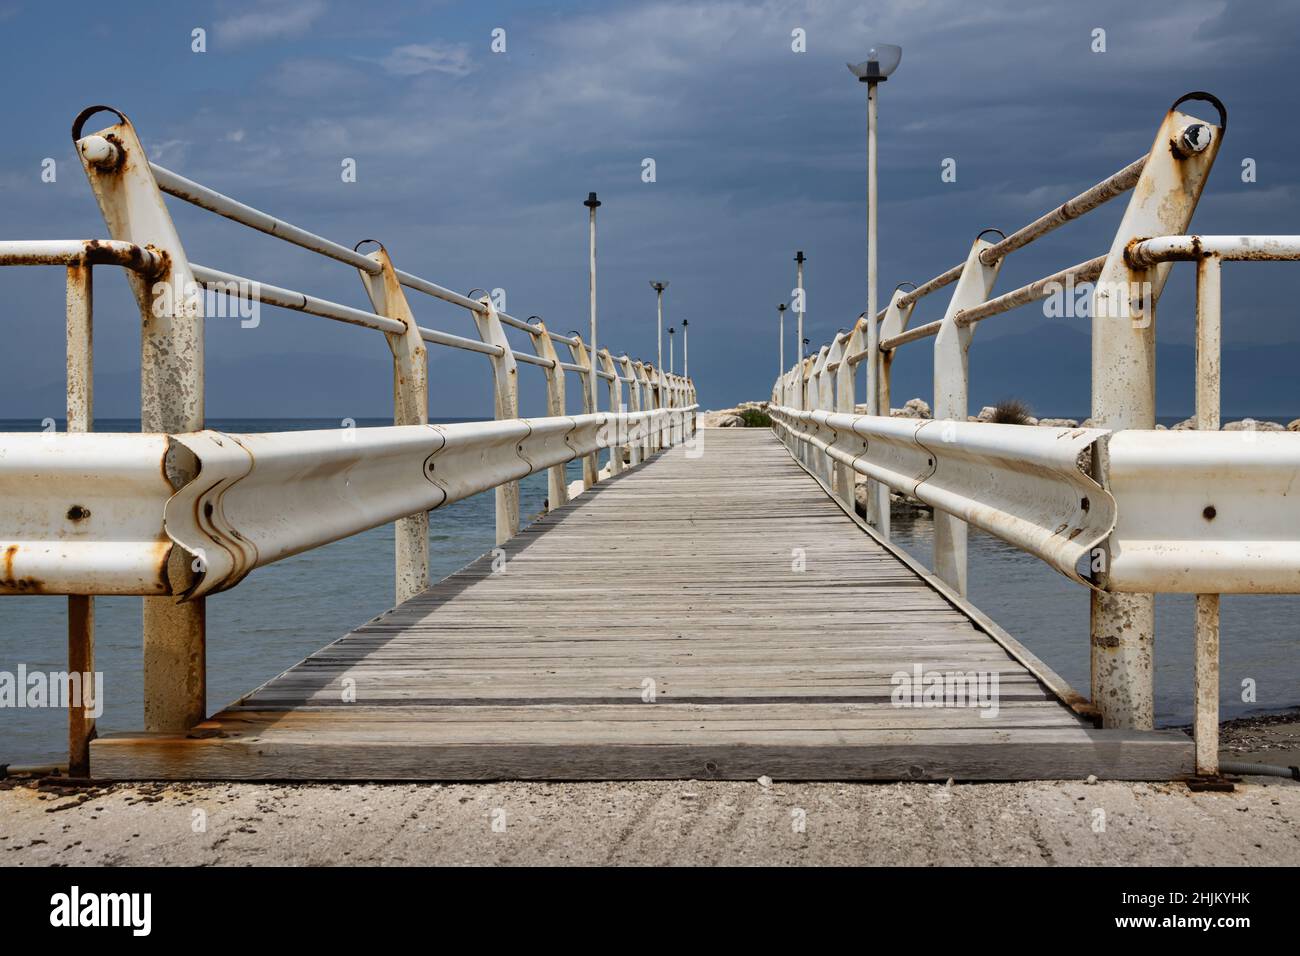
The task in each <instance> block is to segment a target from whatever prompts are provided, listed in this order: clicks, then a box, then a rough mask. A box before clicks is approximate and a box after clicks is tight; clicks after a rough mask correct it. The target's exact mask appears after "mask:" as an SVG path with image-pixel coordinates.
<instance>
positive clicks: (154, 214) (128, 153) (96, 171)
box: [73, 107, 207, 733]
mask: <svg viewBox="0 0 1300 956" xmlns="http://www.w3.org/2000/svg"><path fill="white" fill-rule="evenodd" d="M102 110H103V108H102V107H99V108H92V110H90V111H87V112H85V113H82V115H81V116H80V117H78V119H77V123H76V125H75V126H74V128H73V138H74V139H76V140H77V152H78V155H79V156H80V157H81V161H82V166H83V167H84V168H85V171H86V176H87V178H88V179H89V180H90V188H91V191H92V192H93V193H94V194H95V199H96V201H97V202H98V203H99V209H100V212H101V213H103V216H104V222H105V223H106V224H107V226H108V232H109V235H110V236H111V237H112V238H114V239H125V240H126V241H128V242H133V243H135V244H136V245H138V246H152V247H153V248H154V249H156V250H157V251H158V252H161V253H163V254H164V255H165V257H166V266H165V269H164V271H163V272H162V273H161V274H159V275H157V276H150V277H146V276H143V275H140V274H139V273H137V272H134V271H130V272H128V273H127V281H128V282H129V283H130V285H131V291H132V292H133V293H134V294H135V299H136V305H137V306H138V307H139V309H140V329H141V336H140V339H141V341H140V346H141V349H140V430H141V431H143V432H159V433H164V434H179V433H183V432H192V431H200V430H201V429H202V428H203V298H202V296H201V295H200V294H199V288H198V286H197V285H196V284H195V282H194V275H193V273H192V272H191V271H190V265H189V260H188V259H187V258H186V256H185V249H184V248H183V247H182V245H181V240H180V236H179V235H178V234H177V232H176V227H175V226H174V225H173V223H172V219H171V216H170V215H169V214H168V212H167V207H166V205H165V204H164V202H163V197H162V193H161V191H160V190H159V189H158V184H157V182H155V181H154V178H153V173H152V172H151V171H150V169H149V158H148V156H146V155H145V151H144V147H143V146H141V145H140V140H139V138H138V137H137V136H136V134H135V129H134V128H133V127H132V126H131V123H130V121H129V120H127V118H126V117H125V116H123V115H122V114H120V113H118V114H117V116H118V119H119V120H120V122H119V123H117V124H116V125H113V126H110V127H108V128H106V129H103V130H100V131H99V133H97V134H93V135H90V136H86V137H81V125H82V123H83V122H84V121H85V120H86V119H87V118H89V116H90V115H93V113H94V112H95V111H102ZM88 140H94V141H95V143H94V144H90V145H98V144H99V143H100V142H101V141H102V140H108V141H109V142H110V143H112V144H113V146H114V147H116V149H115V150H113V151H110V152H109V157H110V158H109V159H108V160H105V161H104V163H103V164H102V165H101V164H100V163H99V162H97V161H95V160H92V159H91V158H90V156H88V155H87V148H86V147H87V145H88V144H87V141H88ZM89 153H90V155H91V156H101V155H103V152H102V151H99V150H95V149H91V150H90V151H89ZM165 467H166V470H167V478H168V480H169V481H171V483H172V484H173V485H174V486H175V487H178V488H179V487H180V486H181V485H183V484H185V483H186V482H187V481H189V480H190V479H191V478H192V477H194V474H193V463H192V462H190V461H188V460H186V456H183V455H176V456H172V455H168V457H167V461H166V465H165ZM166 574H167V577H168V579H169V580H170V582H171V586H172V589H173V591H175V592H178V593H179V592H181V591H183V590H185V589H186V588H188V586H189V582H190V581H191V579H192V577H193V574H194V569H193V568H192V567H191V566H190V558H189V556H188V555H187V554H185V553H184V552H183V551H182V550H181V549H180V548H173V549H172V550H171V552H170V554H169V556H168V561H167V568H166ZM143 602H144V640H143V643H144V665H143V672H144V729H145V730H146V731H149V732H151V733H184V732H185V731H187V730H189V729H190V728H191V727H193V726H194V725H195V724H197V723H199V722H200V721H202V720H203V719H204V717H205V716H206V707H207V663H206V654H207V646H206V617H205V610H206V606H205V602H204V600H203V599H202V598H197V599H194V600H190V601H185V602H183V603H178V602H177V601H176V599H175V598H171V597H154V598H144V599H143Z"/></svg>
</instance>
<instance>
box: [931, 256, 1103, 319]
mask: <svg viewBox="0 0 1300 956" xmlns="http://www.w3.org/2000/svg"><path fill="white" fill-rule="evenodd" d="M1105 264H1106V257H1105V256H1097V258H1095V259H1089V260H1088V261H1087V262H1080V263H1079V264H1078V265H1074V266H1070V268H1068V269H1062V270H1061V271H1060V272H1056V273H1053V274H1052V275H1050V276H1045V277H1044V278H1042V279H1039V280H1037V281H1035V282H1031V283H1029V284H1028V285H1023V286H1021V287H1020V288H1019V289H1014V290H1012V291H1011V292H1007V293H1005V294H1004V295H1000V296H998V297H997V298H996V299H989V300H988V301H987V302H983V303H981V304H980V305H976V306H972V307H971V308H969V309H962V310H961V311H960V312H958V313H957V315H956V316H954V318H953V321H955V322H956V323H957V324H958V325H961V326H966V325H974V324H975V323H976V322H978V321H980V320H981V319H987V318H988V317H989V316H991V315H998V314H999V313H1002V312H1009V311H1010V310H1012V309H1014V308H1016V307H1017V306H1022V305H1028V304H1029V303H1030V302H1037V301H1038V300H1039V299H1045V298H1047V296H1049V295H1051V290H1050V289H1048V288H1047V287H1048V286H1049V285H1052V284H1053V283H1056V284H1057V285H1061V284H1062V283H1064V282H1066V281H1067V280H1071V279H1072V280H1073V281H1075V282H1091V281H1092V280H1093V279H1095V278H1097V276H1099V275H1101V269H1102V266H1104V265H1105Z"/></svg>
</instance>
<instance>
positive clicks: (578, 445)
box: [0, 106, 697, 773]
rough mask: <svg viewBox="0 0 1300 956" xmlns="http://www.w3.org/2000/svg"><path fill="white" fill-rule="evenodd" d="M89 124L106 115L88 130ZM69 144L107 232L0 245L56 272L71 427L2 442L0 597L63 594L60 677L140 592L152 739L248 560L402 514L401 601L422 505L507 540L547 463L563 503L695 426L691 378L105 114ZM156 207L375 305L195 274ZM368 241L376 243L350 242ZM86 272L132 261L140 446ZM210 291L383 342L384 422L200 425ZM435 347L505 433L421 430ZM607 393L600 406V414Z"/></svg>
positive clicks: (416, 547)
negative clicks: (226, 185)
mask: <svg viewBox="0 0 1300 956" xmlns="http://www.w3.org/2000/svg"><path fill="white" fill-rule="evenodd" d="M101 112H108V113H111V114H113V116H114V117H115V119H116V122H114V123H113V124H111V125H109V126H107V127H105V128H103V129H101V130H98V131H97V132H93V133H89V134H84V135H83V127H84V126H85V124H86V121H87V120H88V119H89V118H90V117H92V116H94V115H95V114H97V113H101ZM72 138H73V141H74V143H75V145H76V149H77V152H78V155H79V157H80V159H81V162H82V166H83V168H84V170H85V172H86V176H87V178H88V180H89V182H90V186H91V190H92V192H93V193H94V195H95V198H96V200H97V202H98V204H99V208H100V211H101V212H102V213H103V216H104V221H105V223H106V224H107V226H108V231H109V234H110V238H108V239H91V240H58V241H18V242H0V266H17V265H47V266H49V265H55V266H63V267H64V268H65V270H66V283H67V329H68V349H67V353H68V355H67V367H68V376H67V389H68V409H67V413H68V431H69V432H70V433H71V434H67V435H57V434H42V435H36V436H33V435H27V434H21V435H12V434H10V435H3V436H0V494H2V498H0V555H3V558H4V563H3V565H2V566H0V594H36V593H40V594H66V595H68V596H69V597H68V602H69V603H68V610H69V615H68V621H69V625H68V626H69V633H68V639H69V667H70V670H73V671H78V672H89V671H92V670H93V669H94V613H93V612H94V607H93V595H95V594H139V595H144V596H145V598H144V710H145V729H146V731H152V732H171V733H174V732H183V731H186V730H188V729H189V728H190V727H192V726H194V725H195V724H196V723H198V722H200V721H201V720H202V719H203V718H204V717H205V705H206V700H205V698H206V664H205V655H206V648H205V644H206V636H205V616H204V615H205V610H204V600H203V598H204V595H206V594H208V593H211V592H213V591H216V590H221V589H223V588H227V587H231V586H233V585H234V584H236V583H237V582H238V581H239V580H240V579H242V577H243V576H244V575H245V574H247V573H248V572H249V571H250V570H252V569H253V568H255V567H259V566H261V565H263V564H267V563H269V562H271V561H274V560H278V559H279V558H281V557H284V556H286V555H289V554H294V553H297V552H300V551H302V550H305V549H307V548H312V547H317V546H319V545H321V544H324V543H326V542H328V541H333V540H337V539H338V538H340V537H344V536H347V535H350V534H355V533H357V532H359V531H362V530H365V529H366V528H370V527H374V526H376V525H377V524H383V523H386V522H389V521H394V522H395V532H396V548H395V550H396V561H395V578H396V597H397V601H398V602H399V603H400V602H402V601H404V600H406V599H407V598H409V597H411V596H413V595H414V594H417V593H419V592H420V591H422V590H423V589H424V588H425V587H427V586H428V583H429V569H428V510H429V509H431V508H436V507H438V506H440V505H442V504H445V503H447V502H449V501H454V500H458V499H459V498H462V497H465V496H467V495H471V494H476V493H478V492H480V491H485V490H488V489H489V488H491V489H495V495H496V524H497V540H498V542H503V541H505V540H507V539H508V538H510V537H512V536H513V535H514V534H515V533H517V532H518V530H519V527H520V514H519V487H518V483H519V479H521V478H523V477H525V476H527V475H530V474H534V473H536V472H539V471H545V472H546V473H547V476H548V477H547V488H548V495H547V505H546V506H547V508H548V509H550V508H556V507H559V506H561V505H563V504H565V503H566V502H567V501H568V499H569V495H570V491H569V486H568V482H567V481H566V476H565V465H566V464H567V462H569V461H571V460H573V459H574V458H579V457H580V458H581V459H582V461H583V479H582V488H590V487H591V486H593V485H594V484H596V483H597V482H599V481H600V480H602V478H604V477H605V476H607V475H616V474H618V473H619V472H620V471H621V470H622V469H623V467H624V459H625V457H626V458H627V459H628V461H629V462H630V463H631V464H637V463H639V462H640V461H642V460H643V459H644V458H645V457H647V456H649V455H651V454H653V453H655V452H657V451H659V450H661V449H663V448H666V447H668V446H670V445H672V444H675V443H677V442H680V441H682V440H684V439H685V438H686V437H688V436H689V435H691V434H693V433H694V429H695V410H696V407H697V406H696V402H695V387H694V384H693V383H692V381H691V380H690V379H689V378H686V377H684V376H679V375H674V374H670V373H667V372H665V371H664V370H663V369H660V368H656V367H655V366H654V365H652V364H650V363H647V362H641V361H639V360H634V359H632V358H630V357H629V356H627V355H622V356H617V357H616V356H614V355H612V354H611V353H610V351H609V350H608V349H607V348H600V349H597V348H595V347H594V346H593V345H588V344H587V343H584V342H583V340H582V337H581V336H580V335H578V334H576V333H575V334H572V335H562V334H559V333H556V332H552V331H550V330H548V329H547V328H546V324H545V322H543V321H542V320H541V319H540V317H537V316H532V317H530V318H529V319H528V320H520V319H516V318H514V317H513V316H510V315H507V314H506V313H504V312H501V311H499V310H498V309H497V308H496V307H495V305H494V303H493V302H492V300H491V298H489V297H487V296H482V297H480V298H475V297H474V294H473V293H470V294H468V295H461V294H460V293H457V292H454V291H452V290H450V289H448V288H445V287H444V286H442V285H439V284H438V283H435V282H432V281H430V280H428V279H424V278H421V277H419V276H417V275H414V274H412V273H409V272H405V271H402V270H399V269H397V268H396V267H395V266H394V264H393V262H392V259H391V257H390V255H389V252H388V250H387V249H385V248H384V247H383V245H382V244H379V243H377V242H374V241H373V240H363V241H362V242H359V243H357V244H356V246H354V247H353V248H348V247H347V246H345V245H342V244H340V243H336V242H334V241H332V240H330V239H326V238H324V237H322V236H318V235H316V234H315V233H312V232H310V231H308V230H306V229H303V228H301V227H299V226H296V225H294V224H293V223H289V222H286V221H284V220H281V219H278V218H276V217H274V216H272V215H270V214H268V213H265V212H263V211H261V210H258V209H255V208H253V207H252V206H249V205H246V204H244V203H241V202H239V201H238V200H235V199H232V198H231V197H229V196H225V195H223V194H221V193H219V192H217V191H216V190H213V189H211V188H209V187H207V186H204V185H202V184H200V183H196V182H193V181H192V180H189V179H187V178H185V177H183V176H181V175H179V174H177V173H175V172H173V171H171V170H168V169H165V168H163V167H161V166H158V165H157V164H154V163H151V162H150V161H149V159H148V156H147V154H146V151H145V149H144V146H143V145H142V144H141V142H140V139H139V137H138V136H137V134H136V131H135V129H134V127H133V126H132V125H131V123H130V121H129V120H128V119H127V118H126V116H125V115H124V114H122V113H121V112H119V111H117V110H115V109H113V108H111V107H105V106H94V107H90V108H88V109H86V110H84V111H83V112H82V113H81V114H80V115H79V116H78V117H77V118H76V120H75V121H74V123H73V128H72ZM164 195H170V196H173V197H175V198H177V199H180V200H183V201H185V202H187V203H190V204H192V205H194V206H197V207H199V208H202V209H206V210H208V211H210V212H214V213H216V214H218V215H221V216H224V217H226V218H227V219H231V220H233V221H235V222H238V223H241V224H242V225H245V226H248V227H249V228H252V229H255V230H257V231H260V232H263V233H266V234H267V235H271V236H275V237H276V238H279V239H282V240H284V241H286V242H289V243H292V244H294V245H297V246H300V247H302V248H304V249H308V250H311V251H313V252H316V253H318V254H320V255H322V256H325V257H327V258H329V259H333V260H335V261H338V262H341V263H343V264H345V265H348V266H350V267H352V268H355V269H356V270H357V273H358V275H359V277H360V279H361V282H362V285H363V287H364V290H365V292H366V294H367V297H368V298H369V300H370V303H371V309H370V310H366V309H358V308H354V307H352V306H348V305H343V304H341V303H338V302H332V301H329V300H327V299H322V298H319V297H316V296H312V295H309V294H307V293H304V292H299V291H296V290H293V289H285V288H280V287H278V286H274V285H270V284H267V283H263V282H261V281H260V278H258V279H250V278H246V277H243V276H239V275H235V274H232V273H230V272H227V271H224V270H222V269H219V268H213V267H209V266H203V265H199V264H197V263H192V262H190V261H189V259H188V257H187V256H186V254H185V250H184V247H183V245H182V243H181V240H180V236H179V234H178V233H177V231H176V228H175V225H174V224H173V222H172V219H171V216H170V214H169V212H168V209H167V205H166V202H165V200H164ZM367 243H373V244H374V246H375V248H374V250H373V251H368V252H361V251H360V249H361V247H362V246H364V245H366V244H367ZM95 265H116V266H120V267H122V268H124V269H126V270H127V274H128V277H129V279H130V285H131V288H132V291H133V293H134V295H135V298H136V303H137V306H138V308H139V310H140V317H141V330H142V336H141V338H142V342H141V410H140V420H141V431H142V432H143V434H140V435H97V434H93V433H92V432H93V422H94V415H93V407H94V402H93V398H94V396H93V393H92V388H91V382H92V367H93V358H92V349H91V342H92V335H91V327H92V315H93V305H92V288H93V286H92V269H93V267H94V266H95ZM204 290H208V291H211V292H217V293H226V294H227V295H237V296H243V297H246V298H248V299H250V300H251V301H254V302H258V303H261V304H265V305H273V306H276V307H278V308H284V309H290V310H294V311H297V312H301V313H303V314H306V315H311V316H316V317H320V318H324V319H329V320H332V321H336V322H342V323H346V324H349V325H354V326H358V327H361V328H364V329H369V330H373V331H377V332H380V333H382V334H383V335H384V337H385V341H386V343H387V346H388V348H389V350H390V351H391V354H392V358H393V395H394V427H393V428H380V429H340V430H337V431H330V432H328V433H310V432H308V433H301V432H295V433H281V434H268V435H221V434H219V433H216V432H211V431H206V430H204V409H203V378H204V363H203V321H204V315H203V294H202V293H203V291H204ZM404 290H411V291H415V292H420V293H423V294H425V295H429V296H432V297H434V298H436V299H439V300H441V301H444V302H447V303H449V304H452V305H455V306H459V307H460V308H462V309H465V310H466V311H467V313H468V314H469V316H470V317H471V319H472V321H473V323H474V329H475V331H476V333H477V337H469V336H466V335H459V334H456V333H452V332H446V331H441V330H437V329H431V328H427V327H424V326H421V325H419V324H417V322H416V319H415V316H414V314H413V312H412V310H411V307H410V305H409V303H408V302H407V299H406V296H405V293H404ZM592 308H593V309H594V304H593V306H592ZM507 328H510V329H513V330H517V331H521V332H523V333H525V334H526V335H527V337H528V341H529V347H530V349H531V351H528V350H520V349H516V348H515V347H514V345H512V344H511V342H510V340H509V338H508V337H507V335H506V332H505V329H507ZM593 329H594V325H593ZM429 345H435V346H439V347H446V348H454V349H459V350H463V351H468V352H474V353H478V354H481V355H484V356H485V357H486V358H487V359H488V362H489V366H490V369H491V373H492V378H491V383H492V387H493V397H494V398H493V405H494V414H495V418H496V419H497V420H496V421H494V422H489V423H482V424H480V423H471V424H467V425H429V424H428V396H427V382H428V369H427V351H426V349H427V346H429ZM557 346H560V347H563V348H565V349H566V350H567V356H566V358H567V359H568V360H562V359H561V357H560V355H559V353H558V352H557V350H556V347H557ZM520 365H528V366H532V367H537V368H540V369H541V370H542V371H543V373H544V375H545V378H546V406H547V407H546V415H545V417H540V418H533V419H524V418H521V417H520V414H519V392H518V368H519V366H520ZM566 372H571V373H573V374H576V375H578V376H579V378H580V379H581V380H582V382H583V387H582V408H583V412H582V414H580V415H576V416H569V415H567V413H566V403H565V373H566ZM600 381H603V382H605V383H606V393H607V402H608V406H607V407H608V410H607V411H601V410H600V409H598V408H597V407H596V403H597V383H598V382H600ZM624 389H626V391H624ZM629 409H630V410H629ZM604 449H608V450H609V452H610V454H609V459H608V466H607V468H606V469H605V470H604V471H602V470H601V469H600V468H599V467H598V461H597V454H598V453H599V452H600V451H601V450H604ZM417 471H418V473H417ZM70 502H71V503H72V504H71V506H70ZM177 596H181V597H183V598H184V600H180V601H178V600H177ZM93 736H94V722H93V720H91V719H89V718H88V717H86V716H85V713H84V712H83V711H82V710H81V709H79V708H73V709H72V710H70V712H69V754H70V767H71V770H72V772H73V773H79V772H84V771H85V770H86V769H87V767H88V752H89V751H88V745H89V741H90V739H91V738H92V737H93Z"/></svg>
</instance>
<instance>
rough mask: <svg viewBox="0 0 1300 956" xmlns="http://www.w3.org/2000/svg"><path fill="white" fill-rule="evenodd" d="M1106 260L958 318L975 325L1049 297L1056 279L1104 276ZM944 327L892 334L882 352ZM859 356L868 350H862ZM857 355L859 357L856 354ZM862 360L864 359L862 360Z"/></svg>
mask: <svg viewBox="0 0 1300 956" xmlns="http://www.w3.org/2000/svg"><path fill="white" fill-rule="evenodd" d="M1105 263H1106V257H1105V256H1098V257H1097V258H1095V259H1089V260H1088V261H1087V262H1080V263H1079V264H1078V265H1074V266H1070V267H1069V268H1068V269H1062V270H1061V271H1060V272H1056V273H1053V274H1052V275H1050V276H1045V277H1044V278H1042V279H1038V280H1036V281H1034V282H1031V283H1029V284H1028V285H1025V286H1021V287H1020V288H1019V289H1014V290H1012V291H1011V292H1008V293H1006V294H1005V295H1000V296H998V297H997V298H995V299H989V300H988V301H986V302H982V303H980V304H979V305H977V306H972V307H971V308H969V309H963V310H962V311H961V312H958V313H957V315H956V316H955V317H954V321H955V322H956V323H957V324H958V325H961V326H967V325H973V324H974V323H976V322H979V321H980V320H982V319H987V318H988V317H989V316H991V315H998V314H1000V313H1002V312H1008V311H1010V310H1011V309H1014V308H1016V307H1017V306H1021V305H1027V304H1029V303H1030V302H1036V301H1038V300H1039V299H1043V298H1046V297H1047V296H1048V295H1050V294H1051V293H1050V290H1049V289H1048V288H1047V287H1048V286H1049V285H1051V284H1052V283H1053V282H1055V283H1063V282H1065V281H1066V280H1067V279H1070V278H1073V279H1074V281H1075V282H1091V281H1092V280H1093V279H1095V278H1097V276H1099V275H1101V269H1102V266H1103V265H1105ZM942 327H943V320H942V319H939V320H938V321H935V322H929V323H927V324H925V325H918V326H917V327H916V328H914V329H907V330H906V331H904V332H900V333H899V334H898V335H892V336H890V337H889V338H887V339H885V340H884V341H882V342H881V343H880V349H881V351H885V352H888V351H890V350H892V349H896V348H898V347H899V346H900V345H906V344H907V343H908V342H916V341H918V340H919V339H925V338H929V337H930V336H932V335H937V334H938V333H939V329H940V328H942ZM858 354H859V355H861V354H865V353H858ZM854 357H855V358H856V356H854ZM859 360H860V359H859Z"/></svg>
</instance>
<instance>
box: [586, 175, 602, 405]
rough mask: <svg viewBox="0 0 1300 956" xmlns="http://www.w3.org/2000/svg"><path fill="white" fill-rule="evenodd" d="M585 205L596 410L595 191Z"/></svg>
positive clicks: (592, 401)
mask: <svg viewBox="0 0 1300 956" xmlns="http://www.w3.org/2000/svg"><path fill="white" fill-rule="evenodd" d="M582 204H583V205H584V206H586V207H587V211H588V213H589V216H588V222H589V224H588V231H587V251H588V256H589V258H588V272H587V288H588V292H589V298H590V304H591V368H592V375H591V410H592V411H593V412H594V411H598V410H599V408H600V406H599V405H597V404H596V378H597V376H596V373H595V369H596V362H597V358H596V209H597V208H598V207H599V206H600V200H599V199H597V198H596V194H595V193H587V198H586V199H585V200H584V201H583V203H582Z"/></svg>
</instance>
